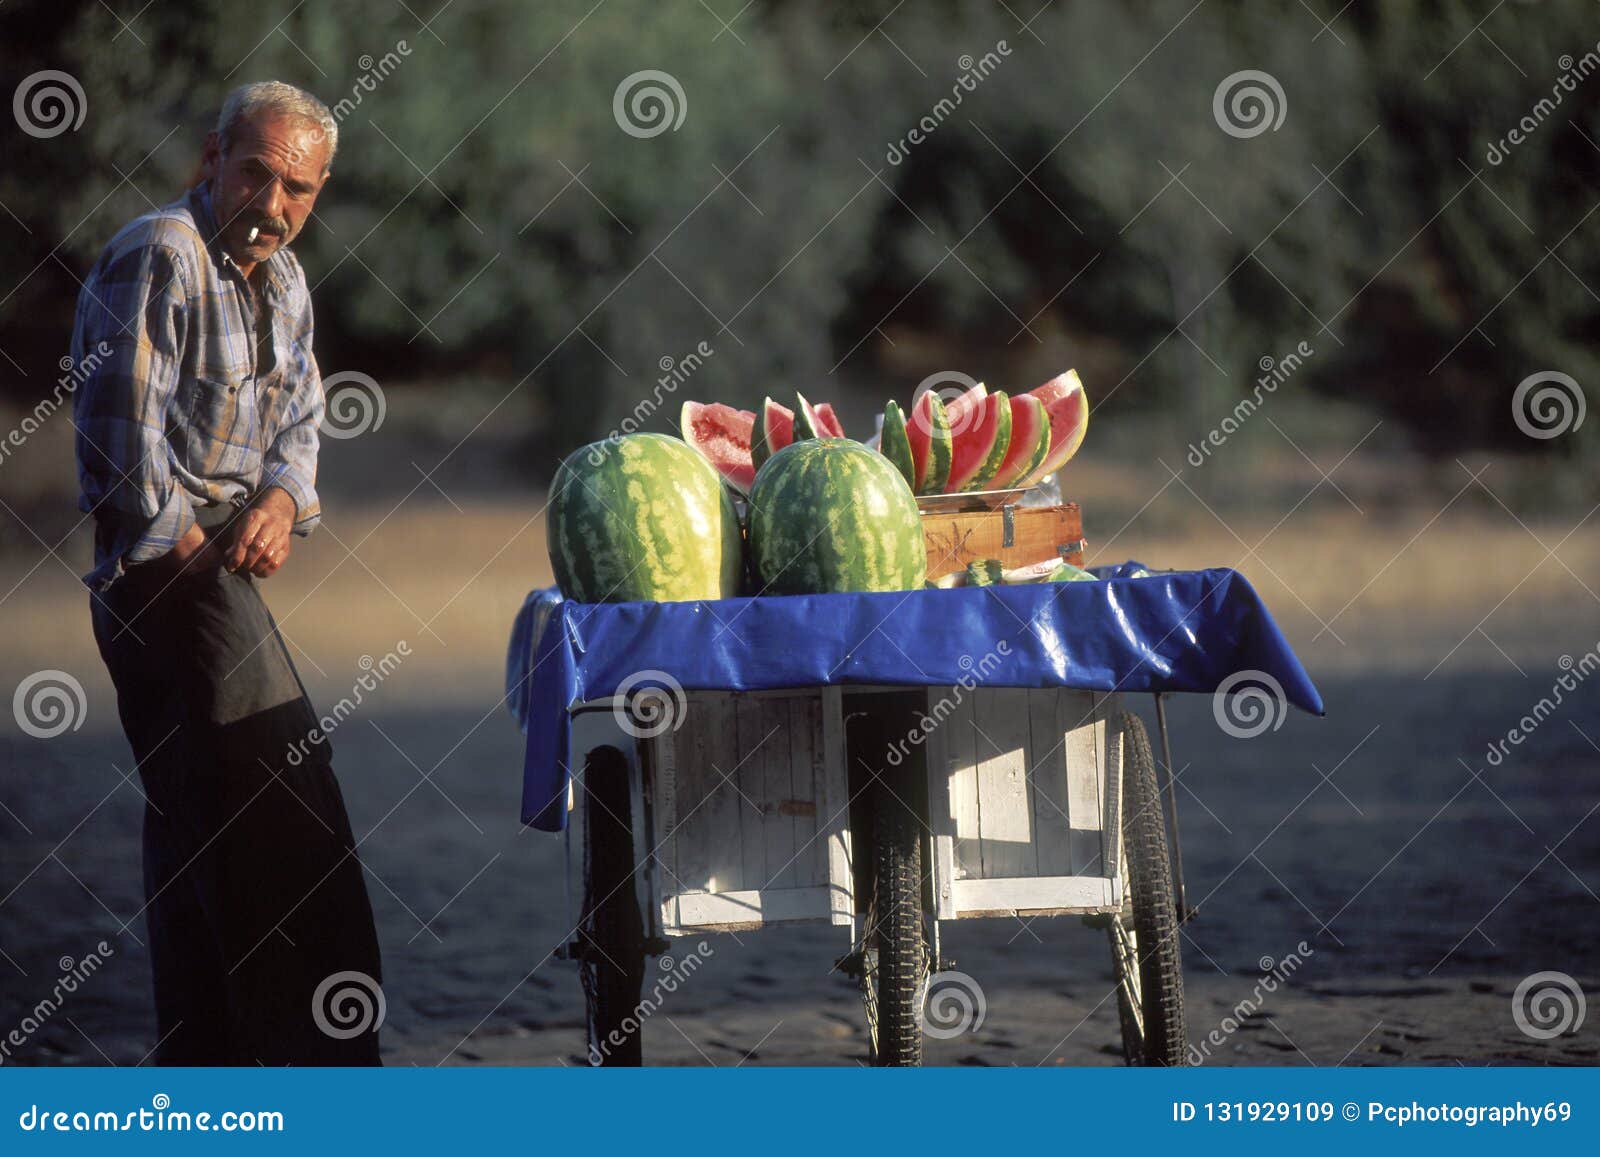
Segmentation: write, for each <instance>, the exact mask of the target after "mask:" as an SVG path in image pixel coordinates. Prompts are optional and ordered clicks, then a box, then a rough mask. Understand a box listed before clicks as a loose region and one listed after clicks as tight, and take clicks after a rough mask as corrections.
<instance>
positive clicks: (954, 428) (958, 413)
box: [944, 379, 989, 441]
mask: <svg viewBox="0 0 1600 1157" xmlns="http://www.w3.org/2000/svg"><path fill="white" fill-rule="evenodd" d="M968 380H970V379H968ZM988 396H989V387H988V386H986V385H984V384H983V383H982V382H979V383H978V384H977V385H975V386H973V387H972V388H971V389H970V390H968V391H967V392H966V393H964V394H962V395H961V396H960V397H959V398H957V399H956V400H955V401H953V402H947V403H946V404H945V408H944V409H945V416H946V417H947V418H949V419H950V433H951V434H953V435H954V436H955V437H956V439H957V440H958V441H959V440H960V438H961V435H962V434H964V433H966V431H967V427H968V426H972V425H975V424H976V423H977V422H978V418H977V417H976V415H977V414H978V411H979V410H981V409H982V407H983V400H984V399H985V398H987V397H988Z"/></svg>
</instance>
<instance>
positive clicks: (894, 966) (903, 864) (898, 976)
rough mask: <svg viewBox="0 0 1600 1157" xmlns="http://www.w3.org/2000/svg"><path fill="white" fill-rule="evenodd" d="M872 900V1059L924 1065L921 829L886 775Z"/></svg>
mask: <svg viewBox="0 0 1600 1157" xmlns="http://www.w3.org/2000/svg"><path fill="white" fill-rule="evenodd" d="M872 827H873V841H872V858H873V865H872V867H873V902H872V906H871V910H870V927H869V928H868V930H867V936H866V941H867V944H868V949H869V951H870V952H871V953H872V954H873V956H874V957H875V958H874V959H873V960H872V962H871V966H870V967H869V968H867V970H866V971H865V974H864V978H863V979H864V983H866V985H867V986H868V992H867V999H868V1000H870V1001H872V1002H873V1005H874V1009H872V1010H869V1023H871V1021H872V1020H873V1019H874V1018H873V1017H872V1015H871V1014H872V1012H874V1011H875V1013H876V1017H875V1028H876V1031H875V1032H874V1034H873V1035H874V1037H875V1040H874V1042H873V1057H872V1060H873V1063H874V1064H876V1065H881V1066H886V1067H907V1066H917V1065H921V1064H922V1016H923V1010H922V1000H923V996H924V993H925V989H924V981H925V980H926V978H927V975H928V948H927V942H926V937H925V936H924V933H923V914H922V833H921V828H920V825H919V824H918V822H917V818H916V816H914V815H913V814H912V813H911V810H910V809H909V808H908V807H907V806H906V804H905V803H904V802H903V801H902V800H901V799H900V798H899V797H898V796H897V795H896V794H895V792H894V791H893V790H892V789H891V788H890V787H889V786H888V784H887V783H886V782H885V778H884V777H883V776H880V777H879V779H878V782H877V784H876V785H875V787H874V789H873V825H872Z"/></svg>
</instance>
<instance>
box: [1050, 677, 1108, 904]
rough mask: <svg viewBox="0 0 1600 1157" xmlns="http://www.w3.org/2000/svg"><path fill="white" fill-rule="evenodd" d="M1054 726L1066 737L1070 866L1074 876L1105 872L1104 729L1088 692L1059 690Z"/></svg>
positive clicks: (1093, 697) (1091, 693)
mask: <svg viewBox="0 0 1600 1157" xmlns="http://www.w3.org/2000/svg"><path fill="white" fill-rule="evenodd" d="M1058 704H1059V708H1058V709H1059V711H1060V716H1059V718H1058V720H1057V726H1058V727H1059V728H1060V730H1061V731H1062V732H1063V733H1064V734H1065V736H1066V755H1067V816H1068V817H1069V821H1070V823H1071V864H1072V874H1073V875H1074V876H1096V875H1101V874H1103V873H1104V870H1105V869H1104V863H1103V857H1102V856H1101V842H1100V826H1101V824H1102V822H1103V820H1102V818H1101V816H1102V813H1101V810H1100V750H1099V740H1100V739H1102V738H1103V735H1104V727H1103V725H1102V726H1101V730H1100V732H1099V733H1098V734H1097V732H1096V725H1097V723H1098V722H1099V719H1098V713H1097V710H1096V703H1095V696H1094V693H1093V692H1089V691H1062V692H1061V697H1060V699H1059V700H1058Z"/></svg>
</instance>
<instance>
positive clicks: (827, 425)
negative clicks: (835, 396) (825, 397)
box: [816, 402, 845, 438]
mask: <svg viewBox="0 0 1600 1157" xmlns="http://www.w3.org/2000/svg"><path fill="white" fill-rule="evenodd" d="M816 414H817V421H818V422H819V423H821V425H822V432H823V433H824V434H826V435H827V436H828V437H830V438H843V437H844V436H845V432H844V423H843V422H841V421H839V416H838V415H837V414H835V413H834V412H833V403H832V402H823V403H822V404H821V405H820V406H817V407H816Z"/></svg>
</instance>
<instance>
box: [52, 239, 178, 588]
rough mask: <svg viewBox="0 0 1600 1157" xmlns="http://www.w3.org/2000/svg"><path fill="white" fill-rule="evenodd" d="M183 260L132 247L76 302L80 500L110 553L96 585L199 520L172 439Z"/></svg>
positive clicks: (163, 548)
mask: <svg viewBox="0 0 1600 1157" xmlns="http://www.w3.org/2000/svg"><path fill="white" fill-rule="evenodd" d="M189 284H190V277H189V271H188V270H187V269H186V267H185V265H184V257H183V255H182V254H180V253H178V252H176V251H175V250H172V249H170V248H167V247H165V246H160V245H149V246H144V247H141V248H138V249H134V250H131V251H129V252H128V253H125V254H123V255H122V256H120V257H119V258H117V259H116V260H115V261H113V262H112V263H110V264H109V265H108V266H107V267H106V268H104V269H103V270H100V271H98V275H97V276H96V277H94V278H93V279H92V280H91V282H90V284H89V285H88V286H86V287H85V288H84V290H83V293H82V295H81V296H80V298H79V302H78V312H77V322H76V326H75V329H74V333H73V355H74V373H76V374H78V375H81V376H82V377H81V381H80V382H79V385H78V387H77V389H76V390H75V392H74V395H73V416H74V425H75V427H76V447H77V459H78V478H79V484H80V488H81V490H82V499H81V504H82V507H83V510H84V511H85V513H92V514H93V515H94V517H95V520H96V522H97V524H98V526H99V528H100V532H101V534H102V535H104V536H107V538H108V539H109V542H110V548H109V551H108V552H107V557H106V558H105V560H104V561H103V562H102V563H101V564H100V565H99V566H97V567H96V568H95V570H93V571H91V572H90V573H89V574H88V575H85V576H84V581H85V582H86V583H88V585H89V586H91V587H93V588H95V589H103V588H104V587H106V586H108V585H110V583H111V582H113V581H114V580H115V579H116V578H118V577H119V576H120V575H121V574H122V573H123V570H124V568H125V566H126V564H130V563H139V562H146V561H149V560H150V559H154V558H159V557H160V556H162V555H164V554H166V553H167V552H168V551H169V550H171V549H172V548H173V546H174V545H176V544H177V542H178V541H179V540H180V539H181V538H183V536H184V535H185V534H187V533H188V531H189V528H190V527H191V526H192V525H193V524H194V508H193V506H192V504H191V500H190V497H189V494H188V492H187V491H185V490H184V489H183V487H182V486H180V485H178V484H177V481H176V480H175V479H174V477H173V473H172V462H171V457H170V455H171V451H170V449H169V447H168V444H167V441H166V428H167V422H168V419H169V411H170V409H171V407H172V404H173V399H174V397H175V395H176V392H177V386H178V378H179V370H180V364H181V361H182V357H183V351H184V347H185V342H186V340H187V336H188V334H187V327H188V314H189V311H188V296H189Z"/></svg>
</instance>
